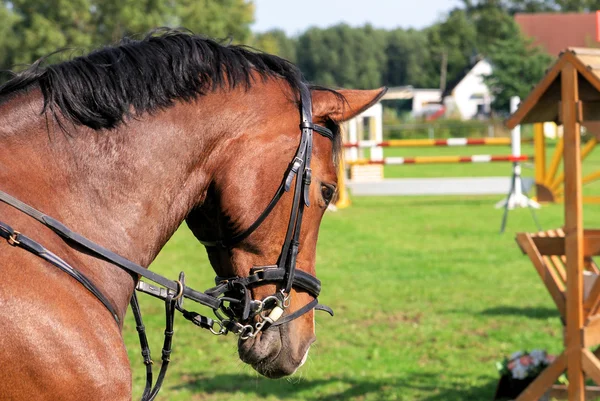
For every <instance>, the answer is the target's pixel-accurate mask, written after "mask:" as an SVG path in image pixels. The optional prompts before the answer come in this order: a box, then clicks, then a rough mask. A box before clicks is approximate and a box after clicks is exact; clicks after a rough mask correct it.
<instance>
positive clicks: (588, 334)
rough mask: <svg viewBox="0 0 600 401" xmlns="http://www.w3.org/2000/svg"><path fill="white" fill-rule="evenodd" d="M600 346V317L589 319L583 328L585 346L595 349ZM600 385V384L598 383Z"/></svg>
mask: <svg viewBox="0 0 600 401" xmlns="http://www.w3.org/2000/svg"><path fill="white" fill-rule="evenodd" d="M598 344H600V316H599V315H594V316H590V317H588V319H587V320H586V322H585V327H584V328H583V345H584V346H585V347H593V346H596V345H598ZM598 384H600V383H598Z"/></svg>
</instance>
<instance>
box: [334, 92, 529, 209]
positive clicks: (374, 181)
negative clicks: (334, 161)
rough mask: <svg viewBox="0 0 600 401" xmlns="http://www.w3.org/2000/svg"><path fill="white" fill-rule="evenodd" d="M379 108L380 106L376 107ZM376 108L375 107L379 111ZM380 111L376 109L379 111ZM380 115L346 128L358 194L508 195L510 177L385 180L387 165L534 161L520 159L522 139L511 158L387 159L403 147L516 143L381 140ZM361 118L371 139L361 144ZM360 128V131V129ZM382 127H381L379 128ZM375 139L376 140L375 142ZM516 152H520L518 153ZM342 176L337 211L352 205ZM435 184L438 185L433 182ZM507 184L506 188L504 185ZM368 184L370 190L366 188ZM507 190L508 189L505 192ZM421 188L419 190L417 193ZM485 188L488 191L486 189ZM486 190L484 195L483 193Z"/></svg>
mask: <svg viewBox="0 0 600 401" xmlns="http://www.w3.org/2000/svg"><path fill="white" fill-rule="evenodd" d="M375 106H376V107H380V106H381V105H380V104H377V105H375ZM376 107H375V108H376ZM376 111H377V110H376ZM379 114H380V113H379V112H374V111H372V110H371V109H369V110H367V111H366V112H365V113H364V116H363V115H361V116H359V117H358V118H357V120H356V121H354V120H353V121H350V122H349V124H348V127H347V133H348V139H350V141H351V142H347V143H345V144H344V148H345V149H346V154H345V160H344V162H345V164H346V166H349V167H350V168H349V170H350V174H349V176H350V178H351V180H352V181H350V182H349V183H348V185H349V186H351V189H352V190H353V192H354V193H355V194H369V195H392V194H394V195H444V194H454V195H460V194H463V195H475V194H480V195H482V194H505V193H506V192H507V191H508V188H509V186H510V180H509V179H508V178H507V180H506V183H504V181H503V180H501V182H500V181H499V180H498V178H499V177H493V178H490V179H488V181H487V182H486V183H485V184H484V185H482V182H481V179H469V178H466V179H459V180H457V179H452V178H450V179H445V178H440V179H437V181H435V180H436V179H428V180H427V182H425V181H424V182H416V183H415V182H414V180H410V179H395V180H385V181H384V180H383V178H384V174H383V166H384V165H402V164H455V163H494V162H508V163H513V164H516V163H519V162H526V161H532V160H533V156H521V154H520V144H521V143H522V142H528V141H521V140H519V141H518V142H519V143H518V144H517V146H512V152H511V153H512V154H510V155H471V156H417V157H384V156H383V148H388V147H400V148H414V147H462V146H476V145H477V146H510V145H512V143H513V141H512V139H511V138H449V139H394V140H387V141H383V140H381V135H380V134H381V133H380V131H381V129H376V128H377V127H379V125H378V124H377V121H378V120H377V118H374V117H373V116H375V117H377V116H379ZM361 118H369V127H370V128H369V132H368V136H369V137H371V138H372V139H371V140H362V141H359V140H357V138H358V137H359V135H358V134H357V131H358V130H359V128H360V127H364V125H365V124H364V123H360V122H361V121H362V120H361ZM357 127H359V128H357ZM379 128H380V127H379ZM373 138H375V139H373ZM365 149H368V150H369V158H365V157H364V155H365V152H364V150H365ZM515 149H517V150H518V153H515ZM338 176H339V177H340V179H339V182H338V193H339V194H340V195H339V199H338V202H336V206H337V207H338V208H344V207H347V206H349V205H350V200H349V198H348V194H347V192H346V191H345V187H346V183H345V180H344V179H345V177H346V169H345V168H342V169H340V174H338ZM434 181H435V182H434ZM504 184H506V185H504ZM365 185H368V186H369V188H365ZM457 185H459V186H460V188H462V190H463V192H460V191H459V192H456V191H457V188H456V187H457ZM504 187H506V189H504ZM414 188H418V191H416V192H415V191H414V190H413V189H414ZM444 188H452V191H450V192H444ZM484 188H485V189H484ZM481 191H483V192H481ZM490 191H491V192H490Z"/></svg>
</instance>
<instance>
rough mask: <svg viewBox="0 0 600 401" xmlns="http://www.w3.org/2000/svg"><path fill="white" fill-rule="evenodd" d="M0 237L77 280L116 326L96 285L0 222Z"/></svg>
mask: <svg viewBox="0 0 600 401" xmlns="http://www.w3.org/2000/svg"><path fill="white" fill-rule="evenodd" d="M0 237H2V238H4V239H6V240H7V241H8V243H9V244H11V245H12V246H15V247H19V248H22V249H24V250H26V251H27V252H30V253H32V254H34V255H36V256H39V257H40V258H42V259H44V260H45V261H47V262H49V263H51V264H52V265H54V266H56V267H57V268H59V269H60V270H62V271H63V272H65V273H67V274H68V275H69V276H71V277H73V278H74V279H75V280H77V281H78V282H79V283H80V284H81V285H82V286H83V287H85V288H86V289H87V290H88V291H89V292H91V293H92V294H93V295H94V296H95V297H96V298H98V300H99V301H100V302H102V304H103V305H104V306H105V307H106V309H108V311H109V312H110V314H111V315H112V316H113V318H114V319H115V320H116V322H117V324H119V316H118V315H117V312H116V311H115V308H114V307H113V305H112V304H111V303H110V301H109V300H108V299H107V298H106V297H105V296H104V294H102V292H101V291H100V290H99V289H98V287H96V285H95V284H94V283H93V282H92V281H91V280H90V279H89V278H87V277H86V276H85V275H84V274H83V273H81V272H80V271H78V270H77V269H74V268H73V267H71V265H69V264H68V263H67V262H65V261H64V260H63V259H61V258H59V257H58V256H56V255H55V254H53V253H52V252H50V251H49V250H48V249H46V248H45V247H44V246H42V245H41V244H40V243H38V242H36V241H34V240H32V239H31V238H29V237H27V236H26V235H23V234H21V233H19V232H17V231H15V230H13V229H12V228H11V227H10V226H9V225H7V224H4V223H2V222H0Z"/></svg>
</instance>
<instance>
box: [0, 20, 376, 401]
mask: <svg viewBox="0 0 600 401" xmlns="http://www.w3.org/2000/svg"><path fill="white" fill-rule="evenodd" d="M302 88H306V84H305V83H304V82H303V80H302V77H301V74H300V73H299V71H298V70H297V68H296V67H294V66H293V65H291V64H290V63H288V62H286V61H285V60H282V59H280V58H277V57H275V56H272V55H267V54H262V53H256V52H252V51H249V50H247V49H246V48H244V47H239V46H221V45H219V44H217V43H215V42H213V41H211V40H208V39H203V38H200V37H197V36H194V35H191V34H188V33H183V32H179V31H166V32H162V33H160V34H156V33H154V34H151V35H149V36H147V37H146V38H144V39H143V40H139V41H131V40H127V41H123V42H122V43H121V44H119V45H118V46H115V47H107V48H104V49H101V50H97V51H95V52H93V53H90V54H88V55H87V56H84V57H79V58H76V59H74V60H71V61H68V62H64V63H60V64H56V65H50V66H48V67H44V68H42V67H40V66H39V65H34V66H32V67H31V68H30V69H28V70H26V71H24V72H22V73H20V74H18V75H16V76H15V77H14V78H13V79H11V80H10V81H9V82H8V83H7V84H5V85H4V86H2V87H0V190H2V191H5V192H7V193H9V194H11V195H12V196H14V197H16V198H18V199H20V200H21V201H23V202H25V203H27V204H29V205H31V206H33V207H35V208H36V209H37V210H40V211H43V212H44V213H46V214H47V215H50V216H52V217H53V218H55V219H57V220H59V221H61V222H62V223H64V224H65V225H67V226H68V227H70V228H71V229H72V230H74V231H76V232H78V233H80V234H82V235H83V236H85V237H87V238H89V239H90V240H91V241H93V242H95V243H97V244H101V245H102V246H104V247H105V248H108V249H110V250H111V251H113V252H115V253H117V254H120V255H121V256H123V257H125V258H127V259H129V260H131V261H133V262H135V263H137V264H140V265H142V266H144V267H147V266H148V265H149V264H150V263H151V262H152V261H153V260H154V258H155V257H156V255H157V254H158V252H159V251H160V250H161V248H162V247H163V245H164V244H165V243H166V242H167V240H168V239H169V238H170V237H171V235H172V234H173V233H174V232H175V230H176V229H177V228H178V227H179V225H180V224H181V223H182V222H183V221H184V220H186V221H187V223H188V225H189V226H190V228H191V229H192V231H193V232H194V234H195V235H196V236H197V237H198V238H199V239H217V238H227V237H231V236H233V235H236V233H239V232H242V231H244V230H245V229H246V228H247V227H248V226H250V225H251V224H252V223H253V222H254V221H255V220H256V218H257V216H258V215H259V214H260V213H261V212H262V211H263V210H264V209H265V207H266V205H267V204H268V203H269V201H270V200H271V198H272V196H273V193H274V192H275V191H276V190H277V186H278V185H279V184H280V182H281V178H282V175H283V174H284V172H285V171H286V168H287V167H288V165H289V163H290V161H291V160H292V159H293V158H294V154H295V152H296V151H297V149H298V143H299V129H298V124H299V122H300V117H299V101H300V93H301V91H302ZM383 92H384V90H382V89H380V90H365V91H360V90H339V91H332V90H327V89H324V88H317V87H312V88H311V90H310V94H311V95H312V103H313V105H312V114H313V115H312V118H313V121H314V122H315V123H318V124H322V125H325V126H326V127H327V128H329V129H330V130H332V131H333V133H334V135H335V140H334V141H333V142H332V141H331V140H330V139H329V138H327V137H325V136H321V135H316V134H315V135H314V138H313V148H312V185H310V191H309V192H308V196H309V197H310V199H309V200H310V202H309V204H310V206H309V207H307V208H306V211H305V212H304V217H303V218H304V220H303V223H302V227H301V231H300V233H299V244H300V251H299V254H298V258H297V267H298V270H299V271H304V272H307V273H309V274H312V275H314V274H315V252H316V243H317V235H318V229H319V225H320V221H321V218H322V217H323V214H324V212H325V210H326V208H327V204H328V202H329V201H330V199H331V197H332V195H333V193H334V190H335V186H336V182H337V177H336V168H335V165H334V159H335V157H336V155H337V154H338V152H340V146H339V145H340V138H339V129H338V124H339V123H340V122H342V121H344V120H347V119H349V118H351V117H353V116H354V115H356V114H358V113H359V112H361V111H362V110H364V109H366V108H367V107H369V106H370V105H372V104H373V103H374V102H376V101H377V100H378V99H379V98H380V96H381V95H382V94H383ZM292 202H293V200H292V194H291V192H290V193H285V194H284V195H283V196H282V198H281V200H280V201H279V202H278V203H277V204H276V206H275V207H274V209H273V210H272V212H271V213H270V214H269V215H268V217H267V218H266V219H265V220H264V222H263V223H262V224H261V225H260V226H259V227H258V228H257V229H256V230H255V231H254V232H252V233H251V234H250V235H249V236H248V237H246V238H244V239H243V240H241V241H239V242H238V243H236V244H234V245H231V246H228V247H214V246H209V247H207V252H208V256H209V258H210V262H211V264H212V266H213V267H214V270H215V271H216V273H217V274H218V275H219V276H224V277H230V276H239V277H246V276H248V275H249V274H250V270H251V268H252V267H253V266H265V265H269V264H273V263H275V262H276V261H277V259H278V258H279V256H280V251H281V244H282V242H283V241H284V238H285V237H286V230H287V227H288V220H289V218H290V208H291V207H292ZM0 221H2V222H4V223H6V224H9V225H10V226H12V227H13V228H14V229H15V230H19V231H20V232H22V233H24V234H26V235H27V236H28V237H30V238H33V239H36V240H37V241H38V242H39V243H41V244H42V245H44V246H45V247H46V248H47V249H49V250H50V251H52V252H53V253H54V254H56V255H59V256H60V257H61V258H62V259H63V260H64V261H66V262H67V263H69V264H70V265H71V266H74V267H76V268H77V269H78V270H79V271H81V272H82V273H83V274H85V275H86V276H87V277H88V278H89V279H90V280H91V281H92V282H93V283H95V285H96V286H97V287H98V289H99V290H100V291H101V292H102V293H103V294H104V296H105V297H106V299H107V300H108V301H109V302H110V303H111V304H112V305H113V307H114V309H115V311H116V314H117V319H118V322H122V321H123V316H124V315H125V313H126V310H127V305H128V303H129V301H130V299H131V297H132V293H133V291H134V287H135V282H136V281H137V278H138V277H137V276H134V275H131V274H130V273H128V272H126V271H124V270H122V269H120V268H118V267H117V266H115V265H114V264H112V263H109V262H107V261H105V260H102V259H101V258H97V257H94V256H93V255H91V254H90V253H89V252H82V251H81V249H78V248H77V247H74V246H73V244H69V243H68V242H65V241H63V240H61V239H60V237H58V236H57V235H56V234H55V233H54V232H52V231H51V230H50V229H48V228H47V227H45V226H43V225H42V224H40V223H39V222H38V221H36V220H34V219H33V218H31V217H29V216H27V215H26V214H24V213H21V212H19V211H17V210H15V209H14V208H12V207H10V206H8V205H6V204H4V203H1V202H0ZM0 256H1V258H0V269H1V271H2V277H3V279H2V281H1V282H0V321H1V322H2V335H1V336H0V349H1V351H0V366H1V367H2V368H1V369H0V398H1V399H8V400H38V399H48V400H76V399H81V398H82V397H84V396H85V397H86V398H91V399H98V400H128V399H131V372H130V366H129V361H128V357H127V354H126V351H125V347H124V344H123V338H122V334H121V329H122V325H121V324H120V323H119V324H115V321H114V320H115V319H113V317H111V314H110V313H109V312H108V310H107V308H105V307H104V306H103V305H102V303H101V302H99V300H98V298H96V297H94V296H93V295H92V294H91V293H90V292H89V291H87V290H86V289H85V288H84V287H82V286H81V285H79V284H78V283H77V282H76V281H75V280H73V278H72V277H70V276H68V275H67V274H65V273H63V272H61V271H60V270H58V269H57V268H55V267H53V266H52V265H51V264H49V263H47V262H46V261H44V260H42V259H40V258H38V257H36V256H35V255H32V254H31V253H28V252H25V251H24V250H22V249H20V248H18V247H14V246H11V245H10V244H9V243H7V242H5V241H2V243H0ZM276 287H277V285H275V284H268V285H261V286H258V287H255V288H253V289H252V291H251V292H252V298H253V299H255V300H261V299H264V298H265V297H267V296H269V295H271V294H273V293H274V292H275V291H277V288H276ZM289 295H290V298H289V302H290V303H291V304H290V305H289V308H288V310H287V311H286V313H293V311H295V310H298V309H299V308H301V307H302V306H303V305H306V304H307V303H309V302H311V301H312V297H311V295H309V293H307V292H305V291H301V290H299V289H298V288H294V289H293V290H292V291H291V292H290V294H289ZM314 339H315V334H314V321H313V312H312V311H309V312H308V313H306V314H304V315H302V316H301V317H299V318H298V319H296V320H293V321H291V322H288V323H286V324H283V325H281V326H278V327H274V328H272V329H270V330H267V331H263V332H262V333H259V334H258V335H256V336H255V337H252V338H248V339H246V340H240V341H239V354H240V358H241V359H242V360H243V361H245V362H247V363H249V364H251V365H252V366H253V367H254V368H255V369H257V370H258V371H259V372H260V373H261V374H263V375H265V376H268V377H280V376H283V375H288V374H291V373H293V372H294V371H295V370H296V369H297V368H298V367H299V366H300V365H301V364H302V363H303V361H304V360H305V358H306V355H307V353H308V349H309V347H310V345H311V343H312V342H313V341H314Z"/></svg>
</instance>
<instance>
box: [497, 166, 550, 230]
mask: <svg viewBox="0 0 600 401" xmlns="http://www.w3.org/2000/svg"><path fill="white" fill-rule="evenodd" d="M516 207H521V208H523V207H528V208H529V210H530V211H531V215H532V216H533V221H534V222H535V225H536V226H537V228H538V230H539V231H541V230H542V228H541V226H540V223H539V221H538V219H537V216H536V214H535V209H539V208H540V207H541V206H540V204H539V203H537V202H536V201H534V200H532V199H529V198H528V197H527V195H525V194H524V193H523V187H522V184H521V166H520V165H519V163H518V162H515V163H513V173H512V177H511V179H510V189H509V191H508V194H507V195H506V198H504V199H502V200H501V201H500V202H498V203H496V209H500V208H504V214H503V215H502V224H501V225H500V234H502V233H503V232H504V230H505V229H506V222H507V221H508V211H509V210H513V209H514V208H516Z"/></svg>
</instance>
